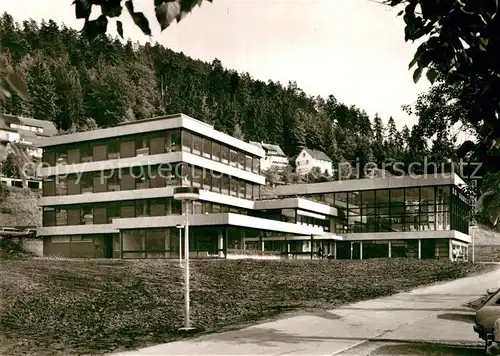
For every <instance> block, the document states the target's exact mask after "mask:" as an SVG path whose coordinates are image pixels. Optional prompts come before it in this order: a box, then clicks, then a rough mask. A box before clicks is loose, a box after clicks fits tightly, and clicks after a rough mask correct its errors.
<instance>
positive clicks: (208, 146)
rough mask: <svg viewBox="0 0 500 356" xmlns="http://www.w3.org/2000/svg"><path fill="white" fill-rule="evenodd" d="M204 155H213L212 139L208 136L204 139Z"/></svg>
mask: <svg viewBox="0 0 500 356" xmlns="http://www.w3.org/2000/svg"><path fill="white" fill-rule="evenodd" d="M203 157H206V158H211V157H212V141H210V139H208V138H204V139H203Z"/></svg>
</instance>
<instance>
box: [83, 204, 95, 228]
mask: <svg viewBox="0 0 500 356" xmlns="http://www.w3.org/2000/svg"><path fill="white" fill-rule="evenodd" d="M81 215H82V218H81V221H82V224H83V225H92V224H93V223H94V214H93V211H92V205H90V204H85V205H83V206H82V213H81Z"/></svg>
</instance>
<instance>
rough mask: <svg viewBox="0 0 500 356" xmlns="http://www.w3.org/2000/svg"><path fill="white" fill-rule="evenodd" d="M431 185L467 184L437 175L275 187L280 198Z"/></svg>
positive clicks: (456, 178)
mask: <svg viewBox="0 0 500 356" xmlns="http://www.w3.org/2000/svg"><path fill="white" fill-rule="evenodd" d="M431 185H455V186H458V187H462V186H465V185H466V184H465V182H464V181H463V180H462V178H460V177H459V176H458V175H457V174H456V173H435V174H425V175H418V176H417V175H408V176H390V177H384V178H369V179H349V180H343V181H335V182H323V183H304V184H292V185H282V186H278V187H275V188H274V192H275V193H276V195H278V196H293V195H308V194H321V193H333V192H349V191H359V190H373V189H388V188H404V187H425V186H431Z"/></svg>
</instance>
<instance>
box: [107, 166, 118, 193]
mask: <svg viewBox="0 0 500 356" xmlns="http://www.w3.org/2000/svg"><path fill="white" fill-rule="evenodd" d="M104 174H105V176H106V177H108V178H107V179H106V184H107V191H108V192H119V191H120V179H119V177H118V174H119V172H116V171H115V170H113V171H106V172H104Z"/></svg>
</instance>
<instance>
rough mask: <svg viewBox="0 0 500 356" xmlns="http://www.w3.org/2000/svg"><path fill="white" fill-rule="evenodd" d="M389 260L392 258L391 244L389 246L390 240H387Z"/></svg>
mask: <svg viewBox="0 0 500 356" xmlns="http://www.w3.org/2000/svg"><path fill="white" fill-rule="evenodd" d="M388 248H389V258H391V257H392V244H391V240H389V247H388Z"/></svg>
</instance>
